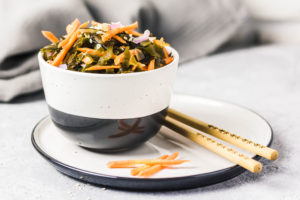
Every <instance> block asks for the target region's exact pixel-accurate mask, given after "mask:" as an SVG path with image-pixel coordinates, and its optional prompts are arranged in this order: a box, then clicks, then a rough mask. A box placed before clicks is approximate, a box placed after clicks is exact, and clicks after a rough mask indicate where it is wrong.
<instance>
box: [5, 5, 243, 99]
mask: <svg viewBox="0 0 300 200" xmlns="http://www.w3.org/2000/svg"><path fill="white" fill-rule="evenodd" d="M245 13H246V12H245V10H244V8H243V6H242V4H241V3H240V2H239V1H238V0H201V1H199V0H187V1H179V2H178V1H177V2H175V1H172V0H164V1H160V0H148V1H140V0H127V1H122V0H102V1H97V0H43V1H38V0H27V1H18V0H10V1H1V2H0V22H1V25H2V27H3V28H2V30H1V33H0V46H1V50H0V101H4V102H7V101H10V100H11V99H13V98H14V97H16V96H18V95H21V94H26V93H30V92H34V91H37V90H40V89H42V84H41V79H40V76H39V72H38V64H37V60H36V59H37V58H36V53H37V52H38V50H39V49H40V48H41V47H42V46H44V45H46V44H47V43H48V41H47V40H45V39H44V38H43V36H42V35H41V33H40V30H51V31H52V32H53V33H55V34H56V35H57V36H60V35H63V34H64V32H65V26H66V24H68V23H70V22H71V21H73V20H74V18H76V17H77V18H79V20H80V21H82V22H83V21H86V20H90V19H94V20H97V21H100V22H117V21H120V22H121V23H123V24H129V23H132V22H133V21H135V20H138V21H139V25H140V26H139V30H140V31H143V30H145V29H150V30H151V31H152V32H153V33H154V34H155V35H157V36H159V37H164V38H165V40H166V41H167V42H169V43H171V44H172V46H174V47H175V48H176V49H177V50H178V52H179V54H180V61H181V62H184V61H187V60H191V59H194V58H196V57H199V56H203V55H205V54H208V53H210V52H212V51H213V50H215V49H216V48H218V47H219V46H220V45H221V44H223V43H224V42H225V41H227V40H228V39H229V38H230V37H231V36H232V35H233V34H234V32H235V31H236V29H237V28H238V26H239V25H240V24H241V22H242V21H243V20H244V18H245Z"/></svg>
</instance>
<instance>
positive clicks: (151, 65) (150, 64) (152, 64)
mask: <svg viewBox="0 0 300 200" xmlns="http://www.w3.org/2000/svg"><path fill="white" fill-rule="evenodd" d="M154 63H155V59H153V60H151V61H150V63H149V65H148V71H150V70H153V69H154Z"/></svg>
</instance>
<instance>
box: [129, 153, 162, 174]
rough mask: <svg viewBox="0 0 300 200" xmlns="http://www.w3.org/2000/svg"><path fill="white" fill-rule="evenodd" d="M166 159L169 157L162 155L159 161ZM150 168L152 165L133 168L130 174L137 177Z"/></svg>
mask: <svg viewBox="0 0 300 200" xmlns="http://www.w3.org/2000/svg"><path fill="white" fill-rule="evenodd" d="M166 158H168V155H162V156H160V157H158V158H157V159H163V160H164V159H166ZM149 167H151V165H142V166H140V167H136V168H133V169H132V170H131V171H130V174H131V175H133V176H136V175H138V174H139V173H140V172H141V171H142V170H144V169H147V168H149Z"/></svg>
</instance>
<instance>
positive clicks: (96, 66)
mask: <svg viewBox="0 0 300 200" xmlns="http://www.w3.org/2000/svg"><path fill="white" fill-rule="evenodd" d="M104 69H120V66H115V65H108V66H101V65H94V66H91V67H89V68H87V69H86V71H97V70H104Z"/></svg>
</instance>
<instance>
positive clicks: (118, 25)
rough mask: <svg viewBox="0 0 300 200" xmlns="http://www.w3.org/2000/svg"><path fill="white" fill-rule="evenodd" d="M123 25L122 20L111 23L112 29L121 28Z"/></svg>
mask: <svg viewBox="0 0 300 200" xmlns="http://www.w3.org/2000/svg"><path fill="white" fill-rule="evenodd" d="M122 26H123V25H122V24H121V23H120V22H118V23H112V24H111V25H110V29H111V30H113V29H116V28H120V27H122Z"/></svg>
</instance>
